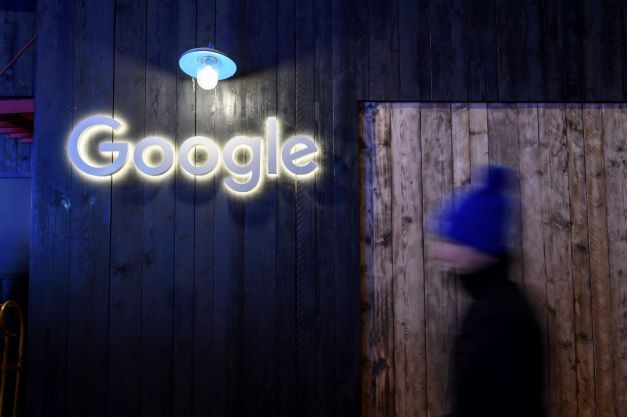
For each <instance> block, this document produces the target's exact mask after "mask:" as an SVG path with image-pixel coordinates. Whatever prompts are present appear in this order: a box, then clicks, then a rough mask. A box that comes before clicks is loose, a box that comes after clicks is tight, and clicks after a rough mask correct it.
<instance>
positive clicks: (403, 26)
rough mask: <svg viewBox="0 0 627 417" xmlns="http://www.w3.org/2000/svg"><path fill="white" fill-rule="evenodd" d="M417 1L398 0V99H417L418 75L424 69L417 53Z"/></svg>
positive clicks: (418, 96)
mask: <svg viewBox="0 0 627 417" xmlns="http://www.w3.org/2000/svg"><path fill="white" fill-rule="evenodd" d="M418 5H419V1H402V0H401V1H399V2H398V40H399V51H398V53H399V70H400V74H399V81H398V82H399V97H398V98H399V100H418V99H421V98H424V97H422V96H421V95H420V75H421V74H422V73H423V72H424V71H425V69H424V67H425V61H424V60H422V59H421V57H420V56H419V53H420V52H421V49H420V48H419V47H418V45H419V37H420V35H421V32H422V31H419V30H416V24H417V22H418V19H419V16H418V10H419V8H418Z"/></svg>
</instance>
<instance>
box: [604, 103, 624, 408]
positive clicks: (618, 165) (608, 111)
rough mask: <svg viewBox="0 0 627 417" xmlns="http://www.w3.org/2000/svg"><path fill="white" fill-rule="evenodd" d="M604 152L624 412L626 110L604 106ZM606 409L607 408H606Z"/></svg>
mask: <svg viewBox="0 0 627 417" xmlns="http://www.w3.org/2000/svg"><path fill="white" fill-rule="evenodd" d="M602 115H603V150H604V157H605V178H606V196H607V224H608V234H607V237H608V247H609V248H608V249H609V267H610V269H609V273H610V288H611V305H612V321H611V322H610V323H611V327H612V330H613V332H614V341H613V342H614V352H615V355H616V356H615V359H614V374H613V378H612V379H613V382H614V383H615V384H616V388H615V393H616V397H615V409H616V413H617V415H618V416H621V417H623V416H625V413H627V288H626V287H627V285H626V283H627V280H626V279H625V277H626V276H627V219H626V216H625V214H627V155H626V149H627V138H626V135H627V108H626V107H625V105H606V106H603V109H602ZM608 407H609V406H608Z"/></svg>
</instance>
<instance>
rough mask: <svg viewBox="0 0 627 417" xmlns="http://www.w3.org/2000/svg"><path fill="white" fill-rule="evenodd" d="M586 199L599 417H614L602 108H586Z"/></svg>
mask: <svg viewBox="0 0 627 417" xmlns="http://www.w3.org/2000/svg"><path fill="white" fill-rule="evenodd" d="M583 118H584V119H583V120H584V140H585V158H586V199H587V203H588V240H589V245H590V280H591V283H592V285H591V294H592V325H593V329H594V333H593V337H594V355H595V361H594V375H595V396H596V406H597V407H596V413H597V416H599V417H605V416H609V417H613V416H615V415H616V408H615V385H614V346H613V344H612V337H613V336H612V334H613V332H612V319H611V299H610V297H611V293H610V277H609V273H610V272H609V259H608V257H609V254H608V228H609V227H608V224H607V200H606V176H605V161H604V144H603V137H604V132H603V115H602V113H601V108H600V106H596V105H594V106H584V109H583Z"/></svg>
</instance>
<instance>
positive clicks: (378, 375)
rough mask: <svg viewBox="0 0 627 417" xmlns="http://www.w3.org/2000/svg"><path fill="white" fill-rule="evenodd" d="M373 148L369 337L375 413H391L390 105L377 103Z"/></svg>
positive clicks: (392, 301)
mask: <svg viewBox="0 0 627 417" xmlns="http://www.w3.org/2000/svg"><path fill="white" fill-rule="evenodd" d="M373 130H374V137H373V139H374V142H373V145H374V149H373V155H374V157H373V178H374V181H373V184H372V186H373V188H372V215H373V235H372V238H373V246H374V256H373V259H374V262H373V263H372V273H373V278H374V285H373V287H374V288H373V298H372V305H371V309H372V310H371V312H372V319H371V323H372V333H371V334H372V336H373V340H372V342H373V353H374V358H375V361H374V366H373V369H372V383H373V384H374V397H373V401H374V410H375V411H374V415H375V416H387V415H390V414H391V413H394V409H395V406H394V405H395V392H394V386H395V384H394V381H395V377H394V330H395V327H394V325H392V326H390V323H393V322H394V283H393V282H394V281H393V280H394V270H393V267H392V262H390V259H393V248H392V245H393V236H392V214H393V213H392V175H391V173H392V131H391V108H390V106H389V105H383V106H378V108H377V110H376V115H375V118H374V128H373Z"/></svg>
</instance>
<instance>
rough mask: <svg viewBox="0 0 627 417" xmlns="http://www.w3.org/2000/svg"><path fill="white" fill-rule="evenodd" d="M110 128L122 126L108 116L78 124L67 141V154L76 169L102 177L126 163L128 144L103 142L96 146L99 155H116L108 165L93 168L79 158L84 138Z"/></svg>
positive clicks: (97, 117) (90, 118) (83, 146)
mask: <svg viewBox="0 0 627 417" xmlns="http://www.w3.org/2000/svg"><path fill="white" fill-rule="evenodd" d="M101 127H104V128H110V129H112V130H113V131H115V130H118V129H120V128H121V127H122V124H121V123H120V122H118V121H117V120H115V119H113V118H112V117H109V116H92V117H88V118H87V119H85V120H82V121H81V122H79V123H78V124H77V125H76V127H74V129H72V132H71V133H70V137H69V139H68V144H67V152H68V156H69V158H70V161H72V163H73V164H74V166H75V167H76V168H78V169H79V170H81V171H83V172H84V173H86V174H89V175H93V176H95V177H104V176H106V175H111V174H114V173H116V172H118V171H119V170H120V169H121V168H122V167H123V166H124V164H125V163H126V159H127V157H128V144H127V143H124V142H103V143H101V144H99V145H98V151H99V152H101V153H108V152H110V153H116V152H117V154H118V156H117V157H116V158H115V159H114V160H113V162H112V163H111V164H109V165H105V166H95V165H92V164H90V163H87V162H86V161H85V159H84V158H83V157H82V156H81V153H84V152H81V150H83V149H84V148H85V141H84V140H83V139H86V136H88V134H89V133H90V131H92V132H93V131H94V130H96V129H97V128H101Z"/></svg>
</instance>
